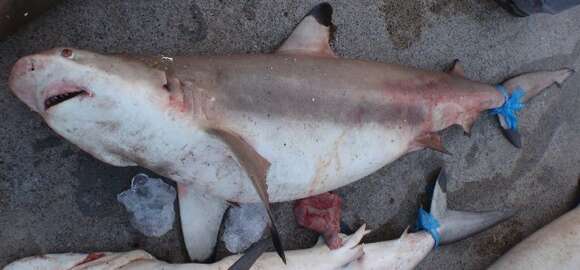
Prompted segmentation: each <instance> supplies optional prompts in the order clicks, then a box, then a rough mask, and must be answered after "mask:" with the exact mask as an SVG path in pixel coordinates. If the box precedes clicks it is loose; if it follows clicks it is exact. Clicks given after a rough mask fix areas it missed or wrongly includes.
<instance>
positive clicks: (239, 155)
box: [208, 128, 286, 263]
mask: <svg viewBox="0 0 580 270" xmlns="http://www.w3.org/2000/svg"><path fill="white" fill-rule="evenodd" d="M208 131H209V132H210V133H211V134H214V135H216V136H218V137H219V138H220V139H222V141H223V142H224V143H226V144H227V145H228V146H229V147H230V150H231V151H232V152H233V153H234V155H235V156H236V159H237V160H238V162H239V163H240V165H241V166H242V167H243V168H244V170H245V171H246V173H247V174H248V176H249V177H250V179H251V180H252V183H253V185H254V188H255V189H256V191H257V192H258V196H260V199H261V200H262V202H263V203H264V207H265V208H266V211H267V212H268V217H269V218H270V231H271V233H272V242H273V243H274V247H275V248H276V252H277V253H278V255H279V256H280V258H282V261H284V263H286V257H285V255H284V248H283V246H282V242H281V241H280V236H279V234H278V230H277V229H276V224H275V222H274V215H273V214H272V209H271V207H270V198H269V196H268V185H267V183H266V177H267V175H268V169H269V168H270V162H269V161H268V160H266V159H265V158H264V157H262V156H261V155H260V154H259V153H258V152H257V151H256V150H255V149H254V147H252V145H250V144H249V143H248V142H247V141H246V140H245V139H244V138H243V137H242V136H240V135H239V134H237V133H235V132H233V131H229V130H225V129H220V128H211V129H209V130H208Z"/></svg>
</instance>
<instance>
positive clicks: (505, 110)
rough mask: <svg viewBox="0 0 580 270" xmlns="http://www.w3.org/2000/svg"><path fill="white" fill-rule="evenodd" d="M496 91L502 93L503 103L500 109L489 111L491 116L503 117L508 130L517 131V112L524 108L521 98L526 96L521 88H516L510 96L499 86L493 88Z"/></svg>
mask: <svg viewBox="0 0 580 270" xmlns="http://www.w3.org/2000/svg"><path fill="white" fill-rule="evenodd" d="M495 88H496V89H497V91H499V92H500V93H502V95H503V96H504V97H505V102H504V104H503V105H501V107H498V108H495V109H491V114H492V115H496V114H498V115H501V116H503V118H504V120H505V122H506V124H507V126H508V128H509V129H513V130H517V129H518V115H517V112H518V111H520V110H521V109H523V108H524V103H522V98H523V97H524V96H525V95H526V93H525V92H524V90H523V89H522V88H521V87H518V88H516V89H515V90H514V91H513V92H512V95H511V96H510V95H509V94H508V90H507V89H506V88H505V87H504V86H503V85H501V84H498V85H496V86H495Z"/></svg>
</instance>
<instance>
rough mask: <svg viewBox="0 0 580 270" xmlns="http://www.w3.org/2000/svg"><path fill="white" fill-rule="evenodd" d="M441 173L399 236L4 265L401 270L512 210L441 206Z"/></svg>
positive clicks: (74, 269)
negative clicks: (425, 206)
mask: <svg viewBox="0 0 580 270" xmlns="http://www.w3.org/2000/svg"><path fill="white" fill-rule="evenodd" d="M446 183H447V178H446V176H445V173H444V172H443V171H441V172H440V174H439V176H438V179H437V181H436V182H435V186H434V188H433V194H432V196H431V206H430V214H426V219H431V220H430V221H434V222H433V223H431V224H428V223H429V222H428V220H427V222H426V220H425V218H422V217H425V216H422V215H421V214H420V215H419V216H420V218H419V222H418V223H419V224H421V227H420V228H422V229H424V230H419V231H417V232H413V233H407V230H405V232H404V233H403V235H402V236H401V237H400V238H399V239H395V240H390V241H383V242H377V243H369V244H362V243H360V242H361V240H362V238H363V236H364V235H365V234H366V233H368V231H366V227H365V225H363V226H361V227H360V228H359V229H358V230H357V231H356V232H354V233H353V234H352V235H350V236H345V235H341V237H342V240H343V241H342V245H341V246H340V247H339V248H337V249H334V250H333V249H330V248H329V247H328V246H327V245H326V244H325V243H324V239H323V237H321V238H320V240H319V241H318V243H317V244H316V245H315V246H314V247H312V248H308V249H301V250H291V251H287V252H286V256H287V258H288V262H287V264H283V263H282V261H280V260H279V259H278V256H277V254H276V253H274V252H266V253H263V251H264V250H265V247H267V246H265V245H264V243H266V244H268V243H269V242H265V241H267V239H265V240H262V241H259V242H257V243H256V244H254V245H253V246H252V247H250V248H249V249H248V250H247V251H246V254H244V255H232V256H229V257H226V258H224V259H222V260H220V261H218V262H216V263H213V264H198V263H189V264H169V263H166V262H163V261H159V260H157V259H155V258H154V257H153V256H151V255H150V254H149V253H147V252H145V251H142V250H135V251H130V252H122V253H110V252H93V253H90V254H77V253H68V254H50V255H44V256H37V257H29V258H24V259H21V260H18V261H16V262H13V263H11V264H10V265H8V266H6V267H5V268H4V270H32V269H43V270H81V269H84V270H117V269H119V270H121V269H123V270H131V269H135V270H137V269H139V270H147V269H166V270H173V269H175V270H178V269H179V270H186V269H187V270H225V269H230V270H246V269H255V270H258V269H259V270H283V269H286V270H290V269H292V270H304V269H316V270H339V269H342V270H382V269H384V270H393V269H397V270H407V269H409V270H410V269H414V268H415V266H417V264H419V262H421V260H422V259H423V258H425V256H427V255H428V254H429V252H430V251H431V250H432V249H433V247H435V246H436V245H438V244H449V243H453V242H455V241H458V240H461V239H464V238H466V237H469V236H471V235H474V234H477V233H479V232H481V231H484V230H485V229H487V228H490V227H492V226H493V225H495V224H497V223H499V222H502V221H504V220H505V219H507V218H509V217H511V216H512V215H513V214H514V213H515V211H512V210H508V211H488V212H464V211H456V210H451V209H448V208H447V191H446ZM426 224H427V225H426Z"/></svg>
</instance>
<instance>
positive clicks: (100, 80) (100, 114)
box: [9, 48, 169, 166]
mask: <svg viewBox="0 0 580 270" xmlns="http://www.w3.org/2000/svg"><path fill="white" fill-rule="evenodd" d="M166 83H167V79H166V75H165V72H163V71H161V70H159V69H155V68H151V67H149V66H147V65H146V64H144V63H143V62H139V61H133V60H130V59H127V58H123V57H118V56H106V55H101V54H97V53H92V52H88V51H83V50H77V49H72V48H56V49H52V50H48V51H45V52H42V53H38V54H34V55H29V56H26V57H23V58H21V59H19V60H18V61H17V62H16V64H15V65H14V67H13V68H12V71H11V74H10V79H9V86H10V89H11V90H12V91H13V92H14V94H15V95H16V96H17V97H18V98H19V99H21V100H22V101H23V102H24V103H26V104H27V105H28V107H30V109H31V110H33V111H35V112H37V113H39V114H40V115H41V116H42V118H44V120H45V121H46V123H47V124H48V125H49V126H50V127H51V128H52V129H53V130H54V131H56V132H57V133H58V134H59V135H61V136H63V137H64V138H66V139H68V140H70V141H71V142H73V143H74V144H76V145H78V146H79V147H80V148H82V149H83V150H85V151H87V152H89V153H90V154H92V155H93V156H95V157H96V158H98V159H100V160H103V161H105V162H107V163H110V164H113V165H117V166H128V165H134V163H135V162H134V161H133V160H131V159H132V158H130V157H129V156H131V155H128V154H127V153H130V152H134V151H133V150H134V149H131V148H135V147H136V146H135V145H133V144H134V143H133V144H132V143H130V142H131V141H132V142H135V141H138V140H139V139H140V138H139V137H141V136H146V134H140V131H141V130H143V129H144V127H146V126H147V125H148V123H149V124H150V123H151V120H152V119H151V118H153V119H155V117H159V115H160V114H159V113H155V112H151V110H150V109H145V108H151V107H155V106H151V105H155V104H159V103H162V102H164V101H166V100H167V99H168V95H169V94H168V91H167V90H166V87H165V85H166ZM153 114H155V115H153ZM144 116H145V117H144ZM146 118H149V119H148V120H149V121H145V119H146ZM149 135H150V134H149ZM129 138H130V139H129Z"/></svg>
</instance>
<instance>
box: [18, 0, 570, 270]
mask: <svg viewBox="0 0 580 270" xmlns="http://www.w3.org/2000/svg"><path fill="white" fill-rule="evenodd" d="M332 28H333V27H332V7H331V6H330V5H329V4H328V3H322V4H320V5H318V6H316V7H314V8H313V9H312V11H310V12H309V13H308V14H307V15H306V16H305V17H304V19H303V20H302V21H301V22H300V23H299V24H298V26H297V27H296V29H295V30H294V31H293V32H292V34H291V35H290V36H289V37H288V39H287V40H286V41H285V42H283V43H282V46H281V47H280V48H278V49H277V50H276V51H275V52H274V53H270V54H239V55H227V56H166V55H163V56H161V55H159V56H120V55H103V54H98V53H93V52H89V51H84V50H79V49H72V48H56V49H52V50H48V51H45V52H41V53H38V54H34V55H30V56H26V57H23V58H21V59H20V60H18V62H16V64H15V65H14V67H13V68H12V71H11V74H10V79H9V86H10V88H11V89H12V91H13V93H14V94H15V95H16V96H17V97H18V98H20V100H22V101H23V102H24V103H26V104H27V105H28V106H29V107H30V109H32V110H33V111H36V112H38V113H39V115H40V116H41V117H42V118H43V119H44V120H45V121H46V123H47V124H48V126H50V127H51V128H52V129H53V130H54V131H55V132H56V133H58V134H60V135H61V136H62V137H64V138H65V139H67V140H69V141H71V142H72V143H74V144H76V145H77V146H78V147H79V148H81V149H83V150H84V151H86V152H88V153H90V154H91V155H92V156H94V157H95V158H97V159H99V160H101V161H104V162H106V163H109V164H112V165H115V166H135V165H140V166H143V167H146V168H149V169H151V170H152V171H154V172H156V173H158V174H159V175H162V176H164V177H167V178H169V179H172V180H174V181H177V182H178V183H179V185H178V196H179V201H180V212H181V220H182V227H183V232H184V239H185V242H186V246H187V249H188V252H189V255H190V256H191V258H192V259H196V260H203V259H205V258H207V257H208V256H210V254H211V253H212V251H213V247H214V245H215V243H216V239H217V233H218V230H219V225H220V222H221V220H222V216H223V213H224V211H225V210H226V209H227V207H228V205H230V204H229V203H228V201H229V202H239V203H251V202H260V201H262V202H263V203H264V204H265V205H266V206H267V209H268V214H269V216H270V218H271V219H272V221H271V222H270V224H271V229H272V230H271V231H272V236H273V237H272V239H274V240H275V243H276V245H275V246H276V249H277V250H278V252H280V255H281V257H284V256H283V253H282V252H283V247H282V244H281V241H279V237H278V234H277V232H276V229H275V228H276V227H275V222H274V221H273V218H274V216H273V215H272V212H271V210H270V208H269V203H270V202H280V201H289V200H295V199H300V198H305V197H309V196H313V195H317V194H321V193H324V192H327V191H330V190H334V189H337V188H339V187H342V186H344V185H347V184H349V183H352V182H354V181H357V180H359V179H361V178H363V177H365V176H367V175H369V174H371V173H373V172H375V171H377V170H378V169H380V168H382V167H383V166H385V165H386V164H389V163H390V162H392V161H394V160H396V159H397V158H399V157H401V156H403V155H405V154H406V153H409V152H413V151H417V150H421V149H424V148H431V149H434V150H437V151H440V152H447V150H445V148H444V143H443V142H442V140H441V138H440V136H439V135H438V134H437V132H438V131H440V130H443V129H445V128H447V127H449V126H451V125H456V124H458V125H461V126H462V127H463V128H464V130H465V131H466V132H469V130H470V128H471V126H472V125H473V123H474V121H475V120H476V119H477V117H478V116H479V115H480V114H481V113H482V112H484V111H486V110H488V109H492V108H497V107H501V106H502V105H503V104H504V103H505V101H506V98H505V97H504V95H503V94H502V93H500V92H499V91H497V90H496V89H495V87H494V86H492V85H488V84H484V83H480V82H475V81H472V80H469V79H467V78H465V77H464V76H463V68H462V67H461V66H460V64H459V63H455V65H454V68H453V69H451V71H450V72H447V73H445V72H433V71H425V70H419V69H415V68H410V67H403V66H399V65H390V64H384V63H378V62H372V61H363V60H354V59H345V58H340V57H338V56H337V55H336V54H335V53H334V52H333V51H332V49H331V48H330V46H329V38H330V36H331V33H330V30H331V29H332ZM167 57H170V58H171V59H172V60H170V61H168V60H167V59H168V58H167ZM571 74H572V70H570V69H561V70H556V71H547V72H534V73H528V74H524V75H521V76H517V77H515V78H512V79H509V80H507V81H506V82H505V83H504V84H503V86H504V87H505V88H506V89H507V92H508V94H509V93H511V91H514V90H516V89H523V90H522V91H523V92H524V96H523V100H527V99H529V98H531V97H533V96H534V95H536V94H537V93H539V92H540V91H542V90H543V89H545V88H547V87H549V86H550V85H552V84H554V83H557V84H561V83H563V82H564V81H565V80H566V79H567V78H568V77H569V76H570V75H571Z"/></svg>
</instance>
